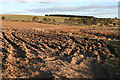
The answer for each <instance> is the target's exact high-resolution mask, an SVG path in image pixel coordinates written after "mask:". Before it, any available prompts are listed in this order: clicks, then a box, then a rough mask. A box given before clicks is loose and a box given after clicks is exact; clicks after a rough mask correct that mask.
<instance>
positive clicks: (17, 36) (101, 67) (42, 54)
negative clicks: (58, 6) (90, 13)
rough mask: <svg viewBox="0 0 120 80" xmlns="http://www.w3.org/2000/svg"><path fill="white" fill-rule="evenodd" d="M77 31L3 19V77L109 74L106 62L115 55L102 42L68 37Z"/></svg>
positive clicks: (68, 76)
mask: <svg viewBox="0 0 120 80" xmlns="http://www.w3.org/2000/svg"><path fill="white" fill-rule="evenodd" d="M86 29H87V28H86ZM77 31H79V28H76V27H72V26H61V25H51V24H41V23H31V22H12V21H3V22H2V35H3V39H2V49H3V50H2V62H3V65H2V67H3V68H2V71H3V74H2V76H3V78H30V77H32V78H109V77H111V73H110V72H109V71H108V70H107V66H106V64H107V63H106V61H107V60H109V57H114V56H115V55H114V54H112V53H111V52H110V51H109V49H108V47H107V45H106V43H105V41H104V40H97V39H90V38H83V37H82V35H81V36H72V32H77ZM64 32H67V34H65V33H64ZM83 35H84V34H83ZM90 36H93V35H90Z"/></svg>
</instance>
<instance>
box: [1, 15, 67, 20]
mask: <svg viewBox="0 0 120 80" xmlns="http://www.w3.org/2000/svg"><path fill="white" fill-rule="evenodd" d="M0 16H4V17H5V18H6V20H25V21H28V20H29V21H32V18H33V17H34V16H33V15H8V14H7V15H0ZM37 17H38V19H39V20H42V19H43V18H45V17H46V18H50V19H55V20H57V21H59V22H62V21H63V20H64V19H65V18H67V19H68V18H69V17H54V16H37Z"/></svg>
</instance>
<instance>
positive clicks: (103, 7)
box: [28, 5, 118, 13]
mask: <svg viewBox="0 0 120 80" xmlns="http://www.w3.org/2000/svg"><path fill="white" fill-rule="evenodd" d="M117 7H118V6H117V5H107V6H106V5H88V6H81V7H71V6H61V7H53V8H40V9H31V10H28V11H31V12H37V13H46V12H75V11H85V12H90V11H92V10H93V9H94V10H107V9H108V10H112V9H117Z"/></svg>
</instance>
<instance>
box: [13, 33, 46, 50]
mask: <svg viewBox="0 0 120 80" xmlns="http://www.w3.org/2000/svg"><path fill="white" fill-rule="evenodd" d="M12 35H13V36H14V37H15V38H17V39H19V40H21V41H23V42H24V43H26V44H28V45H30V46H32V47H34V48H35V49H39V50H40V51H42V52H44V51H43V50H42V49H40V48H39V47H38V46H36V45H34V44H30V43H28V42H26V41H24V40H22V39H21V38H19V37H17V36H15V35H14V34H13V33H12Z"/></svg>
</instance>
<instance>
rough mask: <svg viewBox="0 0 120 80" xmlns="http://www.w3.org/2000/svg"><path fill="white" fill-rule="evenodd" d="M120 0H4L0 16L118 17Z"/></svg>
mask: <svg viewBox="0 0 120 80" xmlns="http://www.w3.org/2000/svg"><path fill="white" fill-rule="evenodd" d="M118 2H119V0H2V1H1V5H2V11H0V12H1V13H0V14H19V15H39V16H44V15H45V14H71V15H84V16H95V17H105V18H108V17H110V18H114V17H118Z"/></svg>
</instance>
